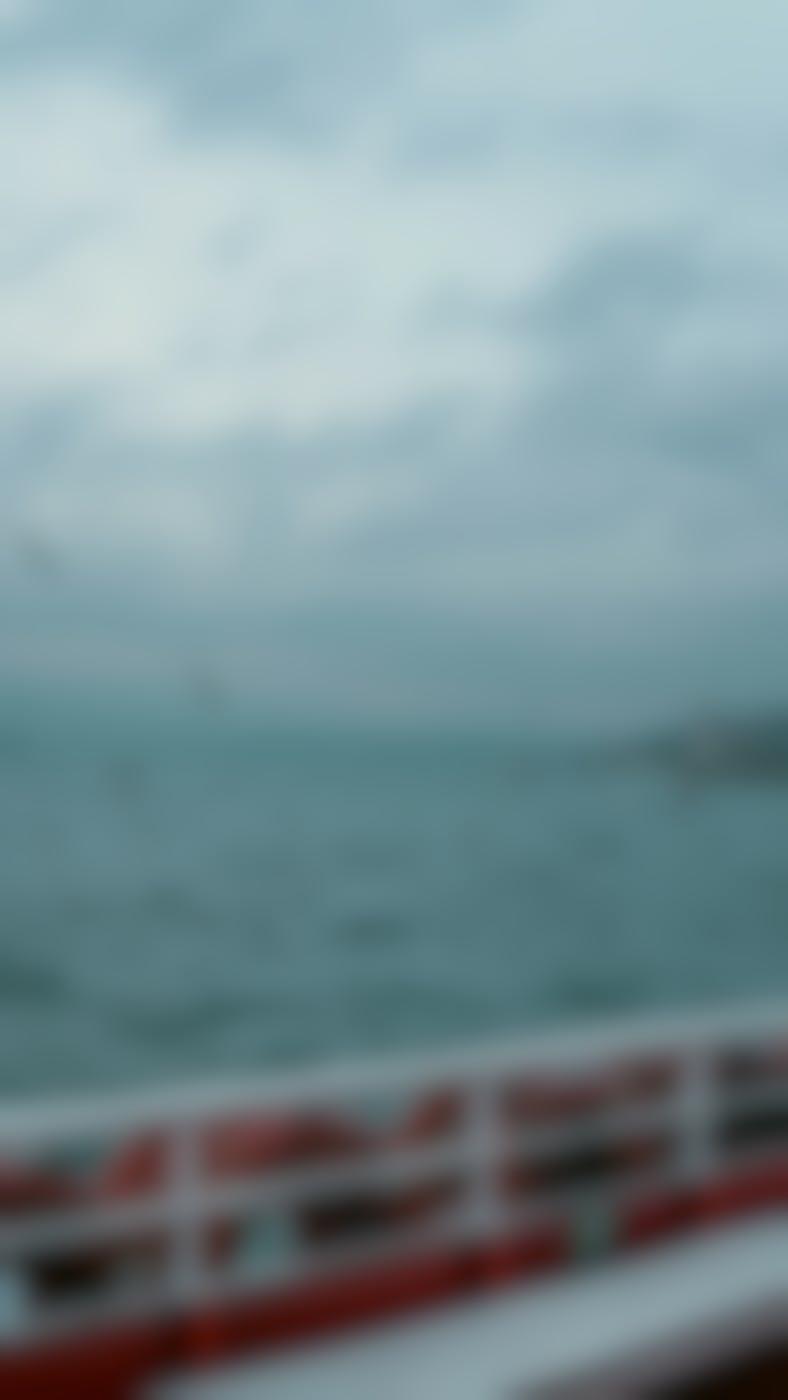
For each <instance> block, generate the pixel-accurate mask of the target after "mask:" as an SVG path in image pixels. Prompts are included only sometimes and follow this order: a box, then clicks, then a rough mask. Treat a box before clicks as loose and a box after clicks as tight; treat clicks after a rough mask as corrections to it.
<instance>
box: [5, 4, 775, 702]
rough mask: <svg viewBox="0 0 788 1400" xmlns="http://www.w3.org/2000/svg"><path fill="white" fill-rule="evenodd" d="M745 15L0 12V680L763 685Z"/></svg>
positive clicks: (753, 107)
mask: <svg viewBox="0 0 788 1400" xmlns="http://www.w3.org/2000/svg"><path fill="white" fill-rule="evenodd" d="M787 43H788V8H786V5H785V0H747V3H746V4H744V3H743V2H742V0H660V3H658V4H657V3H654V0H594V3H593V4H590V3H589V0H485V3H484V4H483V5H482V4H478V3H471V0H321V3H320V4H317V3H315V0H262V3H261V0H224V3H223V4H221V5H218V4H216V3H210V4H209V3H207V0H135V3H133V4H131V3H129V4H122V3H116V4H107V3H106V0H0V285H1V287H2V302H1V303H0V305H1V306H2V314H1V315H0V685H1V684H3V683H13V684H16V683H18V682H19V681H24V682H34V683H36V684H41V685H43V686H45V687H49V688H51V689H52V691H53V693H58V692H59V690H61V689H62V688H64V687H66V686H69V685H73V684H78V685H88V686H95V687H102V686H104V687H107V686H108V687H114V688H115V689H117V688H121V689H122V690H125V691H128V692H130V693H135V692H136V690H137V689H139V688H146V687H147V688H150V687H153V689H154V690H156V688H160V689H162V690H163V691H167V690H168V688H169V689H172V688H173V687H175V688H176V689H177V687H178V686H181V685H182V684H183V682H184V677H189V676H194V675H195V674H198V673H204V674H206V675H211V676H216V677H217V678H220V682H221V684H222V685H223V686H226V687H227V689H228V692H229V693H232V694H233V695H237V696H240V697H244V699H246V700H249V701H251V702H252V703H254V704H255V705H259V706H260V707H261V709H266V708H269V709H272V710H275V711H277V712H278V711H285V712H288V713H303V714H315V715H323V716H339V717H344V718H346V719H350V720H351V721H356V720H359V721H360V720H364V721H366V720H368V719H372V720H376V719H385V720H405V721H408V722H412V721H415V722H419V721H422V720H424V721H429V722H430V723H435V722H438V723H447V724H448V723H452V724H453V723H455V722H459V723H466V722H469V723H474V724H476V723H492V724H500V723H503V724H507V725H508V724H525V725H542V726H544V725H570V726H578V725H587V724H592V725H597V724H599V725H607V724H614V725H616V724H627V725H628V724H631V723H639V722H642V721H643V720H645V719H646V718H648V719H649V720H650V719H651V718H652V717H654V716H658V715H660V714H663V713H669V712H673V711H675V710H677V709H678V710H682V709H687V708H691V709H697V708H698V707H699V706H700V707H708V706H714V707H719V706H733V705H750V704H760V703H769V704H771V703H774V702H775V701H778V700H780V699H781V698H788V643H786V635H785V634H786V627H785V620H786V608H787V606H788V549H787V548H786V534H787V533H788V470H787V469H786V461H785V456H786V451H785V449H786V440H787V439H788V395H786V392H785V376H786V366H788V356H787V355H786V351H787V350H788V344H787V343H786V342H788V316H786V314H785V307H786V304H788V301H787V298H788V181H787V180H786V176H788V98H787V97H786V90H785V55H786V51H788V50H787V48H786V44H787Z"/></svg>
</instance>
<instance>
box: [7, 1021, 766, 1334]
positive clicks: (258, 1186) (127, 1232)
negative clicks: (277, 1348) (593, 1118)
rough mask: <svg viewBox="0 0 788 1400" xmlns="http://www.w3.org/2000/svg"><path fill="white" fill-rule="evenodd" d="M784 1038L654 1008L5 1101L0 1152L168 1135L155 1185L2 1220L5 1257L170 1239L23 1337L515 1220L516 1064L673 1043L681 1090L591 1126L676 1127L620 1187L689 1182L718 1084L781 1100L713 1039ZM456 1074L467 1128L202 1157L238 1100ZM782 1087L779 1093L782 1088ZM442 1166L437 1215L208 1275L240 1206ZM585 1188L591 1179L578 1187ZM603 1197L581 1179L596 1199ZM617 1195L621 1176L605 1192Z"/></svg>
mask: <svg viewBox="0 0 788 1400" xmlns="http://www.w3.org/2000/svg"><path fill="white" fill-rule="evenodd" d="M777 1045H782V1046H783V1047H785V1046H786V1045H788V1007H786V1006H785V1005H779V1006H769V1007H756V1008H750V1009H745V1010H742V1009H735V1010H732V1011H729V1012H715V1013H705V1014H703V1015H698V1016H684V1017H680V1018H670V1019H664V1018H663V1019H660V1020H655V1021H652V1022H650V1023H645V1024H643V1023H639V1022H636V1023H632V1022H621V1023H619V1024H617V1025H615V1026H609V1025H608V1026H605V1027H604V1028H594V1029H585V1030H582V1029H578V1030H575V1031H572V1032H571V1033H568V1034H565V1035H541V1036H534V1037H530V1038H525V1039H522V1040H520V1041H517V1042H515V1043H510V1044H506V1045H503V1046H493V1047H486V1048H485V1047H477V1048H474V1049H468V1048H467V1047H465V1048H463V1049H462V1050H461V1051H457V1052H454V1053H450V1052H445V1053H441V1054H435V1055H428V1056H422V1057H416V1056H409V1057H405V1058H401V1059H398V1060H393V1061H384V1062H382V1063H377V1064H362V1065H352V1066H349V1067H346V1068H341V1067H340V1068H336V1069H332V1070H321V1071H316V1072H315V1073H313V1074H309V1073H299V1074H290V1075H282V1076H278V1077H276V1078H267V1079H263V1080H260V1081H256V1082H254V1081H253V1082H250V1083H242V1084H238V1083H233V1084H221V1085H214V1086H210V1087H207V1088H205V1087H203V1088H197V1089H195V1088H184V1089H181V1090H171V1091H167V1092H154V1093H150V1094H130V1095H126V1096H123V1095H116V1096H114V1097H113V1098H111V1099H103V1100H102V1099H93V1100H85V1101H83V1102H79V1103H71V1104H67V1103H58V1104H38V1105H35V1104H28V1105H24V1106H15V1107H6V1108H5V1109H2V1110H0V1157H3V1156H5V1155H15V1156H17V1158H18V1156H19V1154H23V1156H24V1158H26V1159H29V1160H33V1161H34V1160H36V1157H37V1156H39V1155H40V1154H42V1153H44V1152H45V1151H46V1149H47V1148H49V1147H52V1146H57V1147H58V1148H59V1149H62V1148H64V1147H68V1148H72V1147H73V1148H76V1147H79V1146H80V1145H81V1144H83V1143H84V1142H85V1140H91V1139H95V1138H100V1139H101V1140H102V1141H104V1142H106V1141H112V1140H115V1141H120V1142H128V1141H129V1140H131V1139H133V1138H134V1137H135V1136H136V1135H137V1134H145V1135H148V1134H150V1133H155V1132H163V1133H164V1134H165V1136H166V1140H167V1141H168V1143H169V1158H168V1160H169V1171H168V1173H167V1176H166V1179H164V1180H163V1181H162V1183H161V1185H160V1187H158V1188H157V1189H156V1190H155V1191H151V1193H150V1194H149V1195H148V1196H144V1197H141V1198H139V1199H137V1200H133V1201H118V1202H116V1203H113V1204H112V1205H102V1206H101V1208H98V1207H96V1208H95V1209H85V1208H82V1209H80V1210H79V1211H74V1212H71V1213H69V1214H63V1213H50V1214H46V1215H44V1214H39V1215H38V1216H37V1217H31V1218H25V1219H24V1220H16V1221H6V1222H3V1223H2V1224H0V1267H2V1266H3V1264H4V1261H5V1270H6V1278H7V1277H8V1268H9V1264H10V1266H12V1267H18V1268H20V1269H22V1268H23V1267H24V1265H25V1264H26V1263H27V1262H28V1261H30V1260H31V1259H32V1258H34V1257H35V1256H38V1257H41V1256H42V1255H46V1254H47V1253H48V1252H56V1251H57V1250H58V1249H60V1250H66V1249H68V1248H74V1247H79V1248H84V1247H86V1246H88V1245H90V1244H94V1243H96V1242H98V1241H102V1240H103V1241H107V1240H121V1239H123V1238H129V1237H132V1236H134V1235H139V1233H140V1231H141V1230H143V1229H144V1230H146V1231H149V1230H151V1229H158V1230H160V1231H162V1232H163V1233H164V1234H165V1235H166V1237H167V1239H168V1241H169V1246H170V1247H169V1248H168V1250H166V1251H165V1252H164V1256H165V1259H166V1265H165V1266H163V1267H162V1269H161V1270H160V1272H159V1273H158V1274H157V1275H156V1276H155V1277H153V1278H151V1279H143V1280H138V1279H132V1280H128V1279H123V1280H121V1281H120V1285H119V1288H118V1290H117V1292H114V1293H113V1296H112V1297H109V1298H108V1297H102V1298H96V1299H94V1300H92V1301H91V1300H86V1301H85V1302H84V1303H80V1305H79V1307H78V1308H75V1307H73V1306H71V1305H70V1306H69V1309H68V1312H63V1311H62V1310H60V1311H59V1312H55V1311H54V1309H52V1308H47V1309H44V1308H41V1309H39V1310H38V1311H37V1312H36V1313H34V1314H32V1315H31V1316H30V1317H28V1319H27V1322H28V1326H27V1328H26V1329H25V1336H24V1341H25V1342H26V1343H27V1342H29V1340H30V1336H31V1335H33V1336H34V1337H43V1336H44V1335H45V1334H46V1333H48V1332H50V1331H53V1330H54V1331H56V1332H60V1331H62V1330H63V1329H64V1328H65V1329H68V1328H69V1327H73V1328H74V1329H76V1330H80V1329H83V1328H85V1327H89V1326H91V1325H93V1324H94V1323H96V1324H97V1323H100V1322H101V1321H102V1320H103V1319H104V1318H105V1317H106V1316H107V1315H108V1313H111V1314H112V1316H124V1315H126V1314H128V1315H132V1314H133V1315H138V1314H139V1313H140V1312H144V1311H145V1310H146V1308H147V1307H149V1308H150V1311H151V1312H153V1313H155V1314H156V1315H159V1316H160V1315H161V1314H162V1313H163V1312H166V1311H167V1310H177V1309H182V1308H183V1307H184V1305H186V1304H188V1303H190V1302H193V1301H195V1300H196V1299H198V1298H199V1299H205V1300H209V1301H210V1300H213V1299H218V1298H219V1297H220V1296H227V1295H228V1294H235V1293H237V1292H241V1291H243V1290H244V1289H248V1288H250V1287H252V1286H253V1287H254V1288H255V1289H257V1288H258V1287H259V1286H260V1285H261V1282H262V1283H263V1284H264V1285H265V1286H270V1287H276V1286H277V1284H281V1281H282V1278H283V1277H285V1276H286V1275H292V1274H293V1273H296V1274H299V1275H301V1276H302V1275H303V1272H304V1271H305V1270H307V1271H308V1272H309V1273H310V1274H311V1273H315V1274H316V1275H317V1274H319V1273H322V1272H324V1271H325V1270H326V1269H328V1270H336V1269H341V1268H354V1267H357V1266H358V1265H359V1264H361V1263H364V1262H367V1263H368V1262H369V1261H370V1260H372V1261H376V1260H381V1261H382V1260H383V1259H384V1258H387V1257H391V1256H396V1255H397V1254H398V1253H402V1252H403V1251H405V1252H407V1251H408V1250H413V1249H414V1248H417V1247H418V1246H419V1245H420V1244H421V1245H423V1244H425V1243H432V1242H434V1241H435V1240H436V1239H440V1240H442V1241H443V1242H451V1241H454V1242H458V1241H463V1240H468V1239H471V1238H473V1239H476V1240H478V1239H480V1238H481V1239H482V1240H483V1239H484V1238H485V1237H488V1236H492V1235H493V1234H495V1233H496V1232H500V1231H503V1230H505V1229H507V1228H511V1227H513V1226H514V1225H515V1224H517V1223H520V1222H521V1220H522V1207H519V1206H516V1205H514V1204H512V1203H511V1202H506V1201H505V1200H504V1199H503V1196H502V1192H501V1191H500V1181H499V1177H500V1149H501V1143H502V1133H503V1123H502V1118H501V1112H502V1110H501V1089H502V1087H503V1086H504V1085H506V1084H507V1082H509V1081H511V1079H512V1078H516V1077H517V1076H523V1075H531V1074H534V1075H539V1074H542V1073H544V1074H547V1075H557V1076H560V1075H572V1074H584V1075H585V1074H588V1073H591V1072H593V1070H594V1069H595V1068H603V1067H604V1066H605V1065H607V1064H613V1063H619V1064H620V1063H627V1062H628V1061H630V1060H633V1059H636V1058H638V1057H640V1058H645V1057H649V1056H655V1055H656V1056H659V1055H669V1056H670V1057H671V1060H673V1061H675V1062H676V1063H677V1064H678V1066H679V1069H680V1081H679V1087H678V1092H677V1093H676V1094H675V1095H674V1096H673V1097H671V1098H670V1099H669V1100H668V1101H667V1102H666V1103H664V1104H659V1105H657V1106H655V1107H654V1108H653V1109H652V1108H648V1107H644V1106H643V1105H642V1104H641V1105H635V1106H633V1107H632V1108H630V1109H626V1110H621V1111H618V1110H616V1111H613V1112H611V1113H608V1114H607V1115H605V1116H604V1118H603V1119H601V1120H600V1121H599V1122H598V1123H595V1124H594V1129H593V1131H594V1137H595V1140H597V1141H599V1140H601V1139H602V1138H605V1139H607V1140H609V1141H614V1140H615V1141H622V1140H623V1139H625V1138H626V1136H627V1134H632V1133H636V1132H638V1131H641V1132H642V1131H643V1130H644V1129H645V1128H648V1127H659V1126H663V1127H664V1126H665V1125H666V1124H667V1125H668V1126H672V1129H673V1135H674V1139H675V1141H674V1146H673V1151H672V1153H671V1155H670V1158H669V1160H668V1161H667V1163H666V1164H665V1166H664V1167H661V1168H660V1169H659V1170H658V1171H657V1173H656V1175H655V1173H654V1172H653V1171H652V1172H651V1173H650V1174H649V1177H648V1178H647V1179H645V1180H644V1181H642V1182H641V1183H638V1182H637V1181H635V1182H630V1183H628V1184H627V1186H626V1188H625V1189H626V1190H627V1191H630V1190H635V1191H637V1190H638V1189H641V1190H642V1189H646V1188H648V1189H651V1190H653V1189H654V1188H655V1186H657V1185H660V1184H662V1185H668V1184H670V1183H671V1182H673V1181H675V1180H676V1179H677V1178H679V1179H685V1180H686V1179H691V1180H698V1179H702V1178H703V1177H705V1176H707V1175H708V1174H709V1173H710V1172H711V1171H712V1170H713V1169H714V1168H715V1166H716V1165H717V1160H718V1159H717V1154H718V1152H719V1145H718V1143H716V1141H715V1135H714V1132H713V1127H714V1121H715V1116H716V1115H717V1114H718V1112H719V1109H720V1102H721V1099H720V1096H721V1094H722V1093H723V1092H725V1094H726V1095H727V1098H726V1102H727V1103H728V1104H729V1105H730V1104H736V1105H737V1106H739V1107H740V1106H741V1105H742V1104H744V1103H745V1102H752V1103H753V1104H756V1103H761V1104H764V1103H769V1104H771V1105H772V1106H773V1107H774V1106H777V1105H779V1104H781V1103H782V1104H783V1105H788V1094H787V1090H788V1084H783V1085H780V1084H758V1083H756V1084H754V1085H752V1086H751V1087H750V1088H747V1089H746V1090H745V1089H743V1088H735V1087H733V1086H723V1085H722V1083H721V1082H720V1080H719V1078H718V1077H715V1073H714V1072H713V1065H714V1063H715V1062H716V1060H717V1059H718V1058H719V1055H720V1054H721V1052H722V1051H724V1050H727V1049H731V1048H734V1049H736V1050H737V1051H741V1050H750V1049H751V1050H755V1051H758V1050H762V1049H767V1048H769V1047H774V1046H777ZM447 1085H449V1086H459V1087H460V1088H461V1089H462V1091H463V1093H464V1095H465V1097H466V1105H467V1119H466V1123H465V1125H464V1128H463V1131H462V1132H461V1133H459V1134H457V1136H456V1137H455V1138H453V1139H451V1140H450V1141H447V1142H441V1143H439V1144H431V1145H427V1146H424V1145H413V1146H410V1147H407V1148H405V1147H399V1148H397V1149H396V1150H386V1151H382V1152H377V1153H376V1152H372V1153H369V1154H365V1155H363V1156H360V1157H358V1158H355V1159H349V1160H347V1161H344V1162H338V1163H335V1164H331V1165H323V1166H315V1167H310V1168H306V1167H305V1168H299V1169H298V1170H295V1169H291V1170H288V1171H287V1172H282V1171H280V1172H278V1173H274V1172H271V1173H270V1175H266V1176H265V1178H258V1179H256V1180H246V1181H221V1180H216V1179H213V1180H211V1179H208V1177H207V1176H206V1175H205V1173H204V1172H203V1171H202V1169H201V1161H200V1143H201V1139H202V1135H203V1134H204V1131H205V1128H206V1125H209V1124H216V1123H221V1122H222V1121H227V1120H228V1119H231V1118H233V1117H234V1118H236V1119H237V1116H238V1115H239V1114H250V1115H254V1114H261V1113H271V1112H274V1113H275V1112H277V1111H280V1112H286V1113H288V1114H293V1113H297V1112H299V1111H304V1110H313V1109H314V1108H315V1107H317V1106H321V1107H324V1108H330V1109H331V1110H332V1111H333V1110H337V1111H341V1110H344V1109H348V1110H350V1111H352V1110H353V1109H354V1108H358V1106H359V1104H360V1103H363V1102H365V1101H370V1100H380V1099H382V1098H385V1097H386V1096H393V1097H395V1098H396V1099H397V1101H398V1102H401V1101H403V1100H408V1099H411V1100H413V1099H414V1098H418V1097H419V1096H423V1095H424V1094H425V1093H429V1092H430V1091H432V1090H434V1089H435V1088H436V1087H445V1086H447ZM780 1096H782V1097H780ZM588 1131H589V1130H588V1127H587V1125H585V1124H584V1123H583V1122H582V1121H580V1120H575V1121H573V1120H571V1119H569V1120H568V1121H567V1122H566V1123H561V1124H556V1125H554V1126H549V1127H547V1126H545V1127H544V1128H532V1129H530V1130H529V1132H528V1136H527V1145H528V1152H529V1157H531V1158H534V1159H535V1158H536V1157H537V1156H538V1155H539V1154H540V1153H544V1154H547V1155H549V1154H550V1153H551V1152H552V1153H555V1152H556V1151H558V1150H559V1149H563V1150H565V1151H566V1150H568V1149H569V1148H570V1147H571V1145H572V1143H573V1142H574V1143H577V1142H582V1141H583V1139H584V1135H587V1134H588ZM449 1168H450V1169H452V1170H453V1171H454V1172H455V1173H456V1174H458V1175H459V1176H460V1177H461V1178H462V1180H463V1182H464V1183H465V1190H464V1193H463V1198H462V1201H461V1202H460V1204H459V1206H458V1207H453V1208H452V1209H451V1210H450V1211H448V1212H447V1213H446V1214H445V1216H443V1217H438V1218H436V1219H431V1220H430V1221H429V1222H427V1223H426V1224H425V1225H424V1226H422V1227H419V1228H418V1229H416V1230H415V1231H413V1230H408V1231H403V1232H401V1233H400V1234H398V1235H397V1237H396V1239H380V1240H375V1239H370V1240H365V1241H364V1242H363V1244H355V1245H354V1246H353V1247H350V1246H347V1245H346V1246H343V1247H342V1248H341V1249H339V1250H335V1249H333V1248H332V1251H331V1253H330V1255H327V1256H322V1257H321V1256H316V1257H314V1258H310V1259H309V1260H308V1261H307V1260H303V1259H300V1258H295V1259H288V1260H284V1261H281V1263H282V1268H281V1270H280V1272H278V1273H277V1272H276V1271H274V1273H273V1274H272V1275H271V1276H269V1275H268V1274H266V1275H265V1277H264V1278H263V1279H262V1280H261V1279H260V1278H255V1279H254V1280H250V1279H248V1278H247V1277H246V1276H245V1275H244V1274H243V1273H241V1272H238V1271H236V1272H231V1273H230V1274H229V1275H228V1276H227V1277H218V1276H216V1275H214V1274H213V1273H212V1272H211V1271H210V1270H209V1269H208V1268H207V1267H206V1261H205V1260H204V1259H203V1258H202V1257H201V1248H202V1243H201V1242H202V1241H204V1239H205V1237H206V1233H207V1230H208V1228H209V1227H210V1226H211V1225H212V1224H215V1222H216V1220H217V1219H218V1218H222V1219H225V1218H227V1217H228V1216H231V1217H233V1218H235V1219H238V1220H248V1219H249V1218H250V1217H251V1216H252V1215H254V1214H256V1213H257V1214H259V1212H260V1211H261V1210H265V1211H267V1212H269V1213H276V1214H279V1215H281V1216H284V1217H286V1216H288V1214H291V1213H292V1212H294V1211H295V1210H296V1208H297V1207H299V1206H303V1205H304V1203H305V1202H309V1201H312V1202H314V1201H315V1200H320V1199H321V1198H323V1199H325V1198H326V1196H330V1195H331V1193H332V1192H337V1191H339V1190H342V1191H344V1192H347V1193H352V1192H353V1191H359V1190H362V1189H363V1191H364V1193H366V1194H369V1193H370V1192H371V1193H374V1192H375V1191H385V1190H387V1189H388V1190H390V1189H391V1187H392V1185H394V1186H398V1185H404V1184H407V1183H409V1182H410V1183H416V1182H424V1183H429V1182H431V1181H434V1180H435V1179H436V1177H438V1176H439V1175H440V1173H441V1172H444V1173H445V1172H446V1170H447V1169H449ZM585 1194H586V1195H588V1191H586V1193H585ZM605 1195H606V1196H607V1197H609V1196H610V1188H606V1192H601V1193H600V1191H599V1189H597V1190H596V1191H591V1196H592V1198H593V1199H594V1200H599V1199H601V1198H602V1197H604V1196H605ZM622 1195H623V1193H622V1192H621V1191H619V1189H618V1188H617V1189H616V1193H615V1200H616V1201H617V1202H618V1201H620V1199H622ZM569 1205H571V1201H570V1199H569V1196H568V1195H567V1193H566V1191H563V1192H561V1191H552V1192H551V1193H542V1197H541V1198H538V1199H535V1200H534V1201H533V1203H532V1205H531V1206H529V1212H530V1213H531V1216H532V1218H536V1217H537V1216H538V1215H539V1213H540V1212H541V1213H542V1214H544V1213H547V1214H550V1213H552V1214H553V1215H554V1214H555V1213H556V1211H561V1210H566V1209H567V1207H568V1206H569Z"/></svg>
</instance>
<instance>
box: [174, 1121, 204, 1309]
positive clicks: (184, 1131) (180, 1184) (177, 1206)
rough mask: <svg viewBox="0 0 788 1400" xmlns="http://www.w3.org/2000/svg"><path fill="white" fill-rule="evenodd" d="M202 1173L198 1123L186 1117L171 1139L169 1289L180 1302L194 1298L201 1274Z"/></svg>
mask: <svg viewBox="0 0 788 1400" xmlns="http://www.w3.org/2000/svg"><path fill="white" fill-rule="evenodd" d="M201 1177H202V1162H201V1153H200V1130H199V1126H198V1125H197V1124H195V1123H192V1122H190V1121H187V1120H184V1121H182V1122H178V1123H177V1124H176V1126H175V1127H174V1128H173V1130H172V1135H171V1139H170V1199H171V1202H172V1221H173V1226H172V1233H171V1235H170V1256H169V1257H170V1282H171V1287H172V1293H173V1297H174V1299H175V1301H176V1302H177V1303H180V1304H189V1303H191V1302H193V1301H194V1299H195V1298H196V1297H197V1295H198V1294H199V1292H200V1289H201V1286H202V1282H203V1278H204V1264H205V1261H204V1257H203V1249H202V1239H203V1234H204V1228H203V1222H202V1221H201V1220H200V1218H199V1206H200V1187H201Z"/></svg>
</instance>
